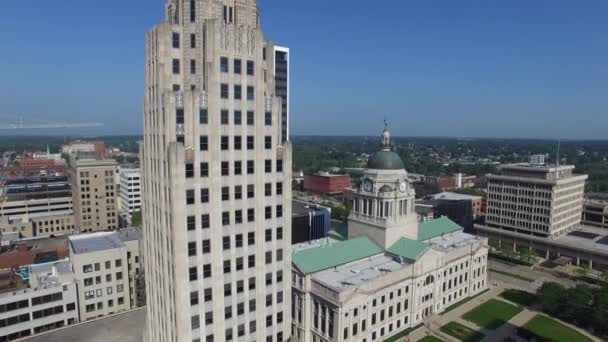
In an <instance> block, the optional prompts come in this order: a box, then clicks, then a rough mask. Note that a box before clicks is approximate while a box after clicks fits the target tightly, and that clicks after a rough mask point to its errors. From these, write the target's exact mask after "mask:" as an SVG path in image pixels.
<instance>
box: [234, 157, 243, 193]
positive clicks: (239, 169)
mask: <svg viewBox="0 0 608 342" xmlns="http://www.w3.org/2000/svg"><path fill="white" fill-rule="evenodd" d="M242 173H243V162H241V161H235V162H234V174H235V175H240V174H242ZM237 199H238V198H237Z"/></svg>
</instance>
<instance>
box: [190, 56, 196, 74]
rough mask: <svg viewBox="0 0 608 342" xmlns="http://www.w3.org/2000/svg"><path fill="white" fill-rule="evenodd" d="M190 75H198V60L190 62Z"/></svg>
mask: <svg viewBox="0 0 608 342" xmlns="http://www.w3.org/2000/svg"><path fill="white" fill-rule="evenodd" d="M190 74H192V75H194V74H196V60H194V59H191V60H190Z"/></svg>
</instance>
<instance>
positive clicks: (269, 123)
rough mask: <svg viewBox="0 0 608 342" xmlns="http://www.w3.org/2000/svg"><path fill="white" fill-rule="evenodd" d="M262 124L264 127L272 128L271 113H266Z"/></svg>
mask: <svg viewBox="0 0 608 342" xmlns="http://www.w3.org/2000/svg"><path fill="white" fill-rule="evenodd" d="M264 124H265V125H266V126H272V113H271V112H266V114H265V115H264Z"/></svg>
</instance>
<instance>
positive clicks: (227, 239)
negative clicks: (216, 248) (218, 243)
mask: <svg viewBox="0 0 608 342" xmlns="http://www.w3.org/2000/svg"><path fill="white" fill-rule="evenodd" d="M222 248H223V249H224V250H229V249H230V236H224V237H223V238H222Z"/></svg>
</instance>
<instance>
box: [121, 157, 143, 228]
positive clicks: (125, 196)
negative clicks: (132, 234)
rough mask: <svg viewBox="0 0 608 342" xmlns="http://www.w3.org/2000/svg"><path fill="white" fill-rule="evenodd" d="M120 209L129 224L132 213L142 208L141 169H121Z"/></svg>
mask: <svg viewBox="0 0 608 342" xmlns="http://www.w3.org/2000/svg"><path fill="white" fill-rule="evenodd" d="M120 210H121V211H122V212H121V215H122V217H123V219H124V220H125V221H126V222H127V224H130V223H131V215H132V214H133V213H134V212H136V211H140V210H141V174H140V171H139V169H131V168H129V169H122V168H121V169H120Z"/></svg>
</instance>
